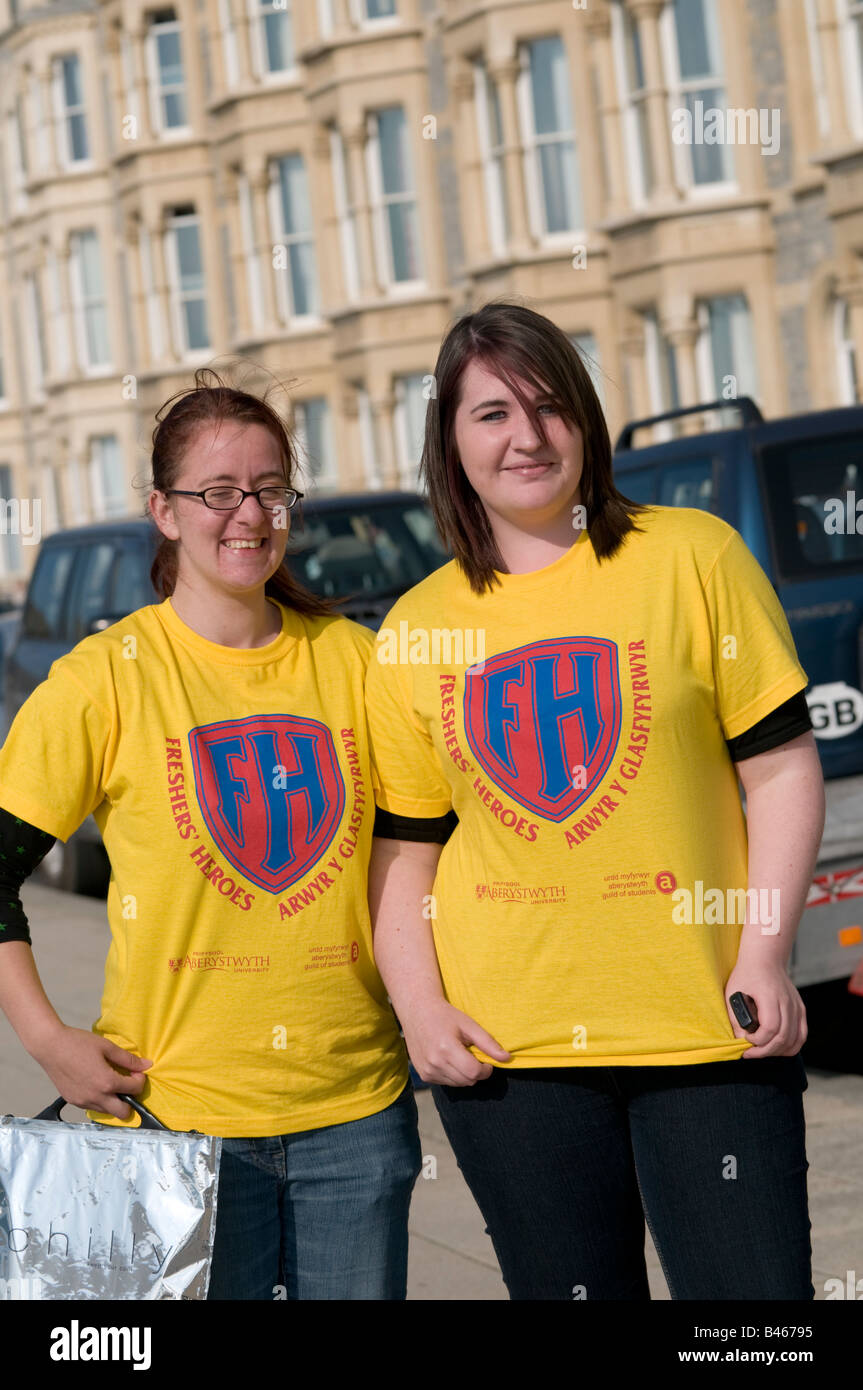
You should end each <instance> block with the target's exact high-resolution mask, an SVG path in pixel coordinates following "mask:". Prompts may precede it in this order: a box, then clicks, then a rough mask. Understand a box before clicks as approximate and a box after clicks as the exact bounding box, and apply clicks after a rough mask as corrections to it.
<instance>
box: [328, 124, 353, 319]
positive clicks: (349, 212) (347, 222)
mask: <svg viewBox="0 0 863 1390" xmlns="http://www.w3.org/2000/svg"><path fill="white" fill-rule="evenodd" d="M330 155H331V158H332V166H333V195H334V199H335V205H336V217H337V219H338V224H339V242H340V244H341V248H342V268H343V270H344V276H345V291H346V293H347V297H348V299H356V298H357V296H358V295H359V254H358V251H357V200H356V195H355V192H354V186H353V176H352V172H351V165H350V160H349V158H348V154H347V150H346V149H345V142H344V140H343V139H342V136H341V132H340V131H338V130H336V129H335V127H334V126H333V127H331V128H330Z"/></svg>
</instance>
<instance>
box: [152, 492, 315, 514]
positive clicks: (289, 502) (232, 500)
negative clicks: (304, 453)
mask: <svg viewBox="0 0 863 1390" xmlns="http://www.w3.org/2000/svg"><path fill="white" fill-rule="evenodd" d="M162 491H163V492H164V494H165V496H166V497H171V496H172V495H175V496H177V497H200V498H202V499H203V502H204V505H205V506H206V507H211V508H212V510H213V511H216V512H233V511H236V509H237V507H242V505H243V503H244V502H245V500H246V498H247V497H257V499H258V505H259V506H260V507H263V509H264V511H265V512H274V511H276V509H277V508H278V507H287V508H288V509H290V508H291V507H293V506H295V505H296V503H297V502H299V500H300V498H301V497H302V496H303V493H302V492H297V489H296V488H295V487H259V488H258V489H257V490H256V491H255V492H246V491H245V490H244V489H243V488H241V487H205V488H204V490H203V492H185V491H184V490H183V488H179V487H168V488H163V489H162Z"/></svg>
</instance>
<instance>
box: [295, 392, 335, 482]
mask: <svg viewBox="0 0 863 1390" xmlns="http://www.w3.org/2000/svg"><path fill="white" fill-rule="evenodd" d="M295 427H296V434H297V442H298V444H299V447H300V457H301V460H302V463H303V465H304V468H305V471H306V475H307V477H308V478H309V481H310V482H312V483H314V484H315V485H316V486H318V487H321V486H325V485H327V484H334V483H336V482H337V481H338V479H337V477H336V461H335V453H334V451H333V440H332V422H331V419H330V407H329V403H328V401H327V399H326V397H325V396H315V397H313V398H312V399H311V400H307V401H298V402H297V405H296V420H295Z"/></svg>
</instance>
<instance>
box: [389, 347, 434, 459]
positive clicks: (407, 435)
mask: <svg viewBox="0 0 863 1390" xmlns="http://www.w3.org/2000/svg"><path fill="white" fill-rule="evenodd" d="M429 375H430V373H423V372H419V373H417V372H412V373H411V374H410V375H409V376H397V377H396V378H395V380H394V383H393V385H394V386H395V395H396V408H395V416H394V425H395V435H396V456H397V458H398V466H399V473H400V474H401V478H402V482H404V483H405V484H406V485H408V486H410V487H416V484H417V470H418V468H419V464H420V459H421V458H422V451H423V443H424V442H425V428H426V410H427V408H428V398H427V396H426V382H427V380H428V377H429Z"/></svg>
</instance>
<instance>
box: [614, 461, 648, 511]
mask: <svg viewBox="0 0 863 1390" xmlns="http://www.w3.org/2000/svg"><path fill="white" fill-rule="evenodd" d="M614 482H615V486H616V487H617V488H618V489H619V490H620V491H621V492H622V493H623V495H624V497H628V498H629V500H630V502H647V503H653V502H655V501H656V469H655V468H634V469H633V470H632V472H630V471H629V469H626V470H623V469H622V470H621V471H620V472H618V471H617V469H616V468H615V470H614Z"/></svg>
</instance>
